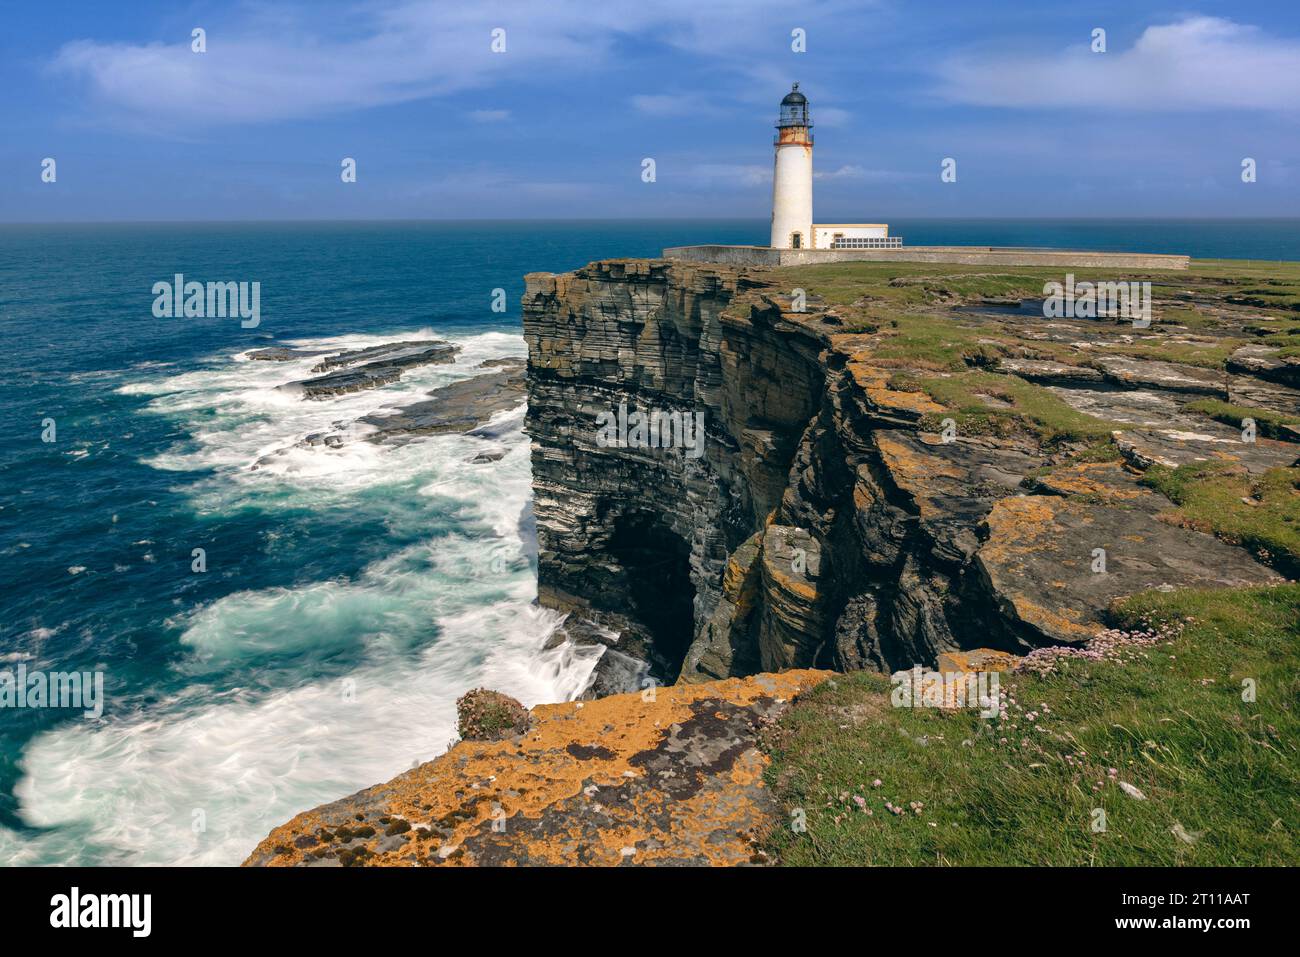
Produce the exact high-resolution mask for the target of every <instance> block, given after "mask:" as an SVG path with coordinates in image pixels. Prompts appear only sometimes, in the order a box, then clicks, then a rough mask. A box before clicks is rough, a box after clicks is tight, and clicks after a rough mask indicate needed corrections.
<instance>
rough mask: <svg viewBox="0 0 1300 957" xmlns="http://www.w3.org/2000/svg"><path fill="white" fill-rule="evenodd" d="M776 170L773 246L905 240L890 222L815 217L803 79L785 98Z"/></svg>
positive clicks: (878, 245)
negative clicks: (831, 220)
mask: <svg viewBox="0 0 1300 957" xmlns="http://www.w3.org/2000/svg"><path fill="white" fill-rule="evenodd" d="M775 145H776V166H775V169H774V171H773V176H772V242H771V246H772V248H773V249H887V248H895V247H898V246H901V245H903V240H902V238H900V237H898V236H890V235H889V226H888V224H886V223H814V222H813V221H812V185H813V164H812V151H813V137H812V118H811V117H810V116H809V114H808V98H807V97H806V96H804V95H803V94H802V93H800V92H799V84H798V83H796V84H794V87H793V89H791V90H790V92H789V93H787V94H786V95H785V99H783V100H782V101H781V117H780V119H779V120H778V121H777V124H776V140H775Z"/></svg>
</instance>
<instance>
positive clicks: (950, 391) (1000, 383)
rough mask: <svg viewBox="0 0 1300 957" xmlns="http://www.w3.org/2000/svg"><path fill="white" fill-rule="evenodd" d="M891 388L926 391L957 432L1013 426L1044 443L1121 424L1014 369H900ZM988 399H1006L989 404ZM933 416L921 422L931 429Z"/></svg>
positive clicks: (996, 431) (1098, 433)
mask: <svg viewBox="0 0 1300 957" xmlns="http://www.w3.org/2000/svg"><path fill="white" fill-rule="evenodd" d="M889 385H890V388H894V389H899V390H900V391H912V392H924V393H926V394H927V395H929V396H930V397H931V398H932V399H934V401H936V402H938V403H940V404H941V405H944V406H946V407H947V408H948V409H950V410H951V411H952V413H953V416H952V417H953V419H954V421H955V422H956V423H957V430H958V432H960V433H963V434H967V435H971V434H976V435H978V434H992V435H1007V434H1011V433H1012V432H1014V431H1015V430H1016V429H1017V427H1019V428H1022V429H1024V430H1026V431H1029V432H1031V433H1033V434H1034V435H1035V436H1037V438H1038V439H1039V440H1040V441H1042V442H1045V443H1047V444H1049V445H1050V444H1054V443H1058V442H1063V441H1097V440H1100V439H1106V438H1109V436H1110V433H1111V431H1112V430H1113V429H1116V428H1121V426H1120V425H1118V424H1116V423H1112V422H1107V421H1105V420H1103V419H1098V418H1096V417H1094V416H1091V415H1087V414H1086V413H1083V412H1080V411H1078V410H1077V409H1074V408H1072V407H1071V406H1070V405H1069V404H1068V403H1066V402H1065V401H1064V400H1063V399H1061V398H1060V397H1058V396H1057V395H1056V394H1055V393H1053V392H1052V391H1051V390H1050V389H1045V388H1043V387H1042V386H1039V385H1034V384H1033V383H1032V382H1026V381H1025V380H1024V379H1021V378H1019V377H1018V376H1013V375H1002V374H1000V373H996V372H984V371H982V370H972V371H968V372H963V373H959V374H957V375H952V376H948V377H926V376H914V375H907V374H900V375H897V376H894V377H893V379H891V381H890V383H889ZM986 399H992V400H994V401H995V402H997V403H1004V404H1005V407H1004V408H1003V407H990V403H989V402H988V401H986ZM928 418H933V419H935V420H936V422H934V423H931V422H924V423H922V426H923V427H924V428H927V429H932V428H935V427H936V426H937V421H938V419H940V418H942V416H934V415H931V416H929V417H928Z"/></svg>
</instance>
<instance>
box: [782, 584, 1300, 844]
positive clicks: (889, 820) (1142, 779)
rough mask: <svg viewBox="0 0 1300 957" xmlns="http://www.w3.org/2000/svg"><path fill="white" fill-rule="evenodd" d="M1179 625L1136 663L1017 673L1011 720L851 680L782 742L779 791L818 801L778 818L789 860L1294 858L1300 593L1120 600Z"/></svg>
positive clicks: (800, 715)
mask: <svg viewBox="0 0 1300 957" xmlns="http://www.w3.org/2000/svg"><path fill="white" fill-rule="evenodd" d="M1179 623H1181V624H1183V626H1184V627H1183V629H1182V633H1181V635H1180V636H1178V637H1176V638H1174V639H1173V640H1171V641H1169V642H1167V643H1161V644H1154V645H1145V646H1144V645H1134V646H1128V648H1129V650H1128V651H1127V653H1125V654H1123V655H1122V657H1121V660H1106V661H1092V660H1086V659H1082V658H1067V659H1061V660H1059V661H1058V662H1057V664H1056V666H1055V670H1054V671H1053V672H1051V673H1049V674H1046V675H1037V674H1028V673H1026V674H1017V675H1003V676H1002V678H1003V681H1002V690H1004V691H1008V692H1009V698H1010V699H1014V701H1015V702H1016V703H1015V705H1013V706H1012V705H1009V707H1008V712H1007V717H1006V718H1003V719H1000V720H987V719H983V718H981V717H979V716H978V714H977V713H976V712H974V711H972V710H962V711H939V710H937V709H924V708H916V709H913V708H893V707H891V706H890V696H889V690H890V684H889V680H888V679H887V678H885V677H883V676H880V675H876V674H868V673H861V672H859V673H854V674H851V675H837V676H836V677H835V678H834V679H832V680H830V681H827V682H825V683H823V684H822V685H820V686H819V687H818V688H816V689H814V690H813V691H811V692H810V693H809V694H807V695H805V696H803V697H801V698H800V700H799V701H798V703H797V704H796V705H795V706H794V707H793V708H792V709H791V710H790V711H789V712H788V713H787V714H786V715H785V716H784V717H782V718H781V719H780V721H779V722H778V724H777V725H776V727H775V728H774V729H772V731H771V732H770V734H769V736H768V739H767V744H766V746H767V748H768V751H769V753H770V755H771V758H772V763H771V765H770V767H769V768H768V770H767V780H768V783H769V785H770V786H771V787H772V788H773V791H774V794H775V796H776V798H777V800H778V801H779V802H780V805H781V807H782V809H783V813H784V815H785V816H786V819H790V818H791V816H792V815H794V813H795V810H796V809H803V811H804V812H805V814H806V821H807V829H806V832H803V833H800V832H798V831H796V830H795V829H793V828H791V827H781V828H778V829H776V830H775V831H774V832H773V833H772V834H771V835H770V836H769V838H768V845H767V848H766V849H767V851H768V853H770V854H773V855H774V856H775V857H776V858H777V859H778V860H780V861H781V862H782V863H784V864H787V865H814V864H815V865H864V864H874V865H926V864H938V865H981V864H1000V865H1005V864H1012V865H1025V866H1042V865H1121V866H1133V865H1144V864H1145V865H1174V864H1186V865H1211V866H1213V865H1255V864H1265V865H1292V864H1294V863H1295V862H1296V861H1297V860H1300V714H1298V712H1297V707H1296V702H1297V694H1298V693H1300V585H1282V586H1277V587H1272V588H1269V587H1260V588H1249V589H1241V590H1219V591H1180V592H1175V593H1170V594H1164V593H1158V592H1150V593H1145V594H1142V595H1138V596H1135V597H1133V598H1131V599H1129V600H1128V601H1127V602H1125V603H1124V604H1123V605H1121V606H1120V608H1119V609H1118V611H1117V612H1116V625H1117V626H1119V627H1122V628H1126V629H1146V628H1162V627H1163V628H1170V627H1171V626H1177V625H1178V624H1179ZM1175 630H1176V629H1175ZM1247 679H1250V681H1252V682H1253V683H1254V687H1255V688H1256V689H1257V696H1256V698H1255V700H1252V701H1245V700H1243V695H1244V694H1245V692H1244V690H1243V682H1244V681H1246V680H1247ZM1031 714H1032V716H1033V717H1032V718H1031V717H1030V715H1031ZM1112 768H1113V769H1114V773H1112V772H1111V769H1112ZM876 781H879V782H880V783H879V785H878V786H875V785H874V782H876ZM1121 782H1123V783H1124V784H1127V785H1130V786H1131V787H1133V788H1136V789H1138V791H1139V792H1140V793H1141V794H1142V796H1143V798H1142V799H1138V798H1136V797H1132V796H1130V794H1129V793H1128V792H1126V790H1125V789H1124V788H1122V787H1121ZM886 802H889V803H890V804H892V805H893V806H894V807H895V808H898V809H899V810H900V811H901V813H897V814H896V813H894V812H892V811H890V810H889V809H888V808H887V807H886ZM1097 809H1101V810H1102V811H1103V812H1104V814H1105V829H1104V830H1103V831H1098V830H1094V827H1095V826H1096V822H1097V821H1098V820H1099V818H1098V816H1097V813H1096V811H1097ZM868 811H869V812H870V813H869V814H868V813H867V812H868Z"/></svg>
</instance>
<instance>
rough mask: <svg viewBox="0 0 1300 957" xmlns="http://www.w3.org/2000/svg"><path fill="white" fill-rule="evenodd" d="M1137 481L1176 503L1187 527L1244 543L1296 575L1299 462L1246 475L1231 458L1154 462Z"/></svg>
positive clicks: (1299, 554) (1299, 527) (1299, 562)
mask: <svg viewBox="0 0 1300 957" xmlns="http://www.w3.org/2000/svg"><path fill="white" fill-rule="evenodd" d="M1142 482H1143V484H1145V485H1149V486H1151V487H1152V488H1155V489H1156V490H1158V491H1159V492H1161V493H1162V494H1163V495H1164V496H1165V497H1166V498H1168V499H1169V500H1170V501H1172V502H1173V503H1174V504H1175V505H1177V506H1178V510H1177V512H1175V513H1174V517H1175V518H1177V520H1178V521H1179V522H1180V523H1181V524H1183V525H1186V526H1187V527H1189V528H1196V529H1199V530H1201V531H1203V532H1211V533H1213V534H1215V535H1217V536H1218V537H1220V538H1222V539H1224V540H1225V541H1228V542H1231V543H1233V544H1239V545H1243V546H1244V547H1246V548H1248V549H1250V550H1251V551H1252V552H1254V553H1255V554H1256V555H1257V556H1258V557H1259V558H1260V560H1261V561H1264V562H1266V563H1268V564H1271V565H1273V566H1274V567H1275V568H1277V569H1278V570H1279V571H1281V572H1282V573H1283V574H1285V575H1287V576H1288V577H1291V578H1295V577H1298V576H1300V468H1285V469H1283V468H1277V469H1269V470H1268V471H1267V472H1265V473H1264V474H1263V475H1254V476H1252V475H1248V474H1246V473H1245V472H1244V471H1243V470H1242V469H1241V468H1240V467H1239V466H1234V465H1233V464H1231V463H1221V462H1215V463H1197V464H1193V465H1183V466H1180V467H1179V468H1176V469H1171V468H1166V467H1164V466H1160V465H1156V466H1152V467H1151V468H1150V469H1148V470H1147V472H1146V474H1145V475H1143V477H1142Z"/></svg>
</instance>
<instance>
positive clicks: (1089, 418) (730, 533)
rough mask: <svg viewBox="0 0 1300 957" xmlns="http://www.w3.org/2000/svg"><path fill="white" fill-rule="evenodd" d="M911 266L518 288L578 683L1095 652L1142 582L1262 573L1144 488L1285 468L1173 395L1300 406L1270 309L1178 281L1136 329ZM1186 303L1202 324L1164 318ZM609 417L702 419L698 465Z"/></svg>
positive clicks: (548, 512)
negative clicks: (822, 293)
mask: <svg viewBox="0 0 1300 957" xmlns="http://www.w3.org/2000/svg"><path fill="white" fill-rule="evenodd" d="M908 268H909V267H907V266H905V265H901V264H893V265H890V266H877V265H875V264H855V265H853V266H838V267H804V268H802V269H793V270H790V269H787V270H779V269H761V268H749V269H742V268H735V267H729V266H722V265H712V266H711V265H701V264H691V263H681V262H670V261H660V260H611V261H604V262H597V263H593V264H591V265H589V266H587V267H586V268H584V269H580V270H577V271H576V272H574V273H571V274H566V275H562V276H553V275H549V274H533V275H530V276H528V277H527V287H526V292H525V295H524V333H525V336H526V338H527V340H528V346H529V355H530V359H529V380H528V388H529V409H528V419H527V429H528V431H529V433H530V435H531V436H532V440H533V483H534V491H535V503H534V507H535V512H536V516H537V528H538V538H539V556H540V557H539V569H538V575H539V590H540V596H541V601H542V602H543V604H546V605H549V606H552V607H555V608H559V609H563V610H566V611H571V612H573V613H574V618H575V619H576V620H577V621H575V624H574V627H573V629H572V631H573V634H574V635H575V637H577V638H578V639H579V640H600V641H603V642H605V643H607V644H609V645H611V651H610V652H609V653H607V654H606V655H605V656H604V658H603V659H602V668H601V669H600V671H601V673H600V677H599V679H598V682H597V685H596V688H595V691H596V693H606V692H609V691H615V690H626V689H629V688H634V687H637V686H638V683H643V682H644V681H645V679H646V676H647V675H646V673H647V671H648V672H649V673H650V676H651V677H653V678H654V679H656V680H658V681H668V682H671V681H675V680H678V679H679V678H680V680H682V681H685V682H692V681H704V680H709V679H714V678H721V677H727V676H732V675H745V674H752V673H754V672H758V671H764V672H770V671H778V670H780V669H783V668H791V667H794V668H807V667H821V668H833V669H837V670H855V669H863V668H866V669H875V670H882V671H889V670H893V669H897V668H903V667H908V666H911V665H913V664H916V663H920V664H923V665H933V664H934V662H935V661H936V659H937V657H938V656H939V655H940V654H941V653H943V652H949V651H957V650H961V649H969V648H973V647H977V646H987V647H992V648H996V649H1002V650H1005V651H1009V652H1014V653H1018V654H1023V653H1025V652H1027V651H1029V650H1031V649H1032V648H1034V647H1038V646H1042V645H1047V644H1055V643H1061V642H1066V643H1080V642H1083V641H1086V640H1087V639H1088V638H1089V637H1090V636H1091V635H1092V634H1094V633H1095V632H1096V631H1097V630H1098V629H1099V628H1100V627H1102V625H1103V622H1104V620H1105V617H1106V612H1107V609H1108V608H1109V606H1110V605H1111V603H1112V602H1114V601H1115V600H1116V599H1118V598H1121V597H1123V596H1125V595H1129V594H1132V593H1135V592H1138V591H1142V590H1144V589H1148V588H1165V589H1168V588H1181V587H1189V586H1198V587H1213V586H1236V585H1246V584H1251V583H1261V582H1268V581H1275V580H1279V575H1278V574H1277V572H1275V571H1274V570H1272V569H1270V568H1268V567H1265V565H1263V564H1261V563H1260V562H1259V561H1257V560H1256V558H1255V557H1252V555H1251V554H1249V553H1248V552H1247V551H1245V550H1243V549H1240V548H1236V547H1233V546H1232V545H1231V544H1228V543H1226V542H1224V541H1220V540H1219V539H1216V538H1215V537H1214V536H1212V535H1210V534H1206V531H1208V530H1209V529H1206V530H1197V528H1196V524H1195V523H1194V522H1179V521H1177V520H1174V521H1170V520H1169V517H1168V515H1166V514H1165V513H1167V512H1169V511H1170V510H1171V507H1172V503H1171V501H1170V500H1169V499H1167V498H1165V497H1163V496H1162V495H1160V494H1159V493H1158V492H1156V491H1154V490H1152V488H1150V487H1148V485H1147V484H1144V482H1143V480H1144V472H1145V471H1146V470H1148V469H1150V468H1151V467H1152V466H1159V467H1161V468H1172V467H1176V466H1181V465H1188V464H1194V463H1197V462H1211V463H1213V464H1216V465H1218V464H1222V465H1225V466H1227V465H1230V466H1232V467H1233V468H1235V469H1236V470H1237V472H1239V473H1240V474H1242V475H1245V476H1249V475H1256V474H1262V473H1264V472H1266V471H1267V470H1269V469H1276V468H1282V469H1285V468H1286V467H1288V466H1291V465H1293V464H1294V463H1295V461H1296V457H1297V452H1298V451H1300V447H1298V446H1297V445H1296V444H1294V441H1285V442H1284V441H1276V440H1274V439H1270V438H1267V437H1264V436H1260V437H1257V438H1255V439H1254V441H1252V442H1249V443H1247V442H1244V441H1242V434H1241V432H1240V430H1239V428H1237V427H1234V425H1232V424H1225V423H1224V422H1222V421H1216V420H1215V419H1214V418H1212V417H1211V416H1209V415H1207V414H1205V413H1204V411H1191V410H1189V409H1187V408H1186V406H1187V404H1188V403H1190V402H1192V401H1193V400H1196V399H1201V400H1206V399H1213V400H1217V401H1219V402H1220V403H1221V404H1223V405H1225V406H1227V405H1232V404H1233V403H1236V405H1235V406H1233V407H1237V406H1251V407H1256V406H1261V405H1262V406H1265V407H1266V409H1267V411H1269V412H1270V413H1271V414H1272V415H1274V416H1277V417H1281V420H1282V421H1287V419H1286V417H1287V416H1290V417H1292V418H1294V416H1295V415H1296V413H1300V392H1297V391H1296V389H1295V388H1294V387H1295V386H1296V385H1300V381H1297V376H1296V375H1295V374H1294V373H1295V372H1296V370H1298V369H1300V366H1295V365H1292V366H1287V367H1285V368H1282V367H1280V366H1278V365H1277V361H1276V360H1274V365H1273V366H1272V367H1271V368H1268V369H1265V368H1264V367H1262V366H1257V367H1255V368H1251V362H1250V360H1251V358H1252V356H1253V353H1252V352H1251V350H1252V349H1257V348H1260V346H1258V345H1251V344H1245V345H1243V343H1244V341H1245V339H1254V340H1255V341H1256V342H1258V341H1259V336H1258V335H1256V334H1255V333H1252V332H1248V331H1247V327H1248V326H1250V324H1251V322H1252V320H1253V319H1258V318H1259V315H1258V313H1259V310H1258V308H1253V309H1252V308H1243V307H1241V306H1239V305H1233V304H1231V303H1230V302H1229V301H1228V300H1229V299H1230V298H1231V297H1230V296H1227V295H1225V293H1226V292H1230V291H1231V289H1230V287H1229V288H1228V289H1224V287H1223V285H1222V284H1220V283H1213V282H1205V283H1203V288H1196V287H1197V285H1198V283H1197V280H1196V279H1192V278H1189V279H1182V278H1181V277H1180V279H1179V282H1180V283H1184V282H1185V283H1187V284H1188V285H1189V286H1191V287H1193V288H1192V290H1191V291H1190V292H1188V293H1187V294H1186V295H1180V296H1179V297H1178V298H1177V299H1176V300H1170V301H1169V302H1168V303H1167V304H1166V303H1165V302H1161V301H1158V302H1157V311H1158V313H1159V316H1160V320H1159V321H1157V322H1156V324H1155V325H1154V326H1152V327H1151V328H1150V329H1147V330H1143V331H1142V332H1140V333H1136V334H1135V329H1134V327H1133V325H1132V324H1131V323H1127V322H1124V323H1121V322H1118V321H1116V320H1114V319H1105V318H1103V319H1097V318H1078V319H1054V320H1047V319H1044V318H1043V316H1042V310H1041V309H1039V310H1038V311H1037V315H1036V316H1035V315H1034V314H1033V313H1029V314H1028V315H1026V314H1024V313H1020V314H1017V313H1016V310H1014V309H1013V308H1010V307H1011V306H1012V305H1013V304H1015V305H1018V303H1019V297H1016V298H1010V297H1008V296H1007V295H1006V294H1007V293H1008V292H1013V293H1014V292H1015V291H1016V289H1017V287H1020V288H1023V290H1024V293H1023V294H1024V295H1032V294H1033V292H1038V291H1040V290H1041V286H1042V282H1043V281H1044V280H1043V278H1039V277H1037V276H1035V275H1033V274H1032V271H1027V272H1030V273H1031V274H1030V275H1027V276H1022V275H1014V276H998V275H995V276H988V275H987V274H983V273H978V272H976V271H974V270H973V269H972V268H971V267H952V266H949V267H944V268H945V269H946V272H947V273H949V274H955V275H942V276H934V275H927V274H926V273H925V272H924V270H926V269H933V268H934V267H929V266H912V267H910V268H911V270H912V272H913V273H915V274H916V275H910V276H909V275H904V276H898V275H897V273H899V272H900V271H905V270H907V269H908ZM886 270H888V271H889V272H888V274H886ZM963 270H964V271H963ZM1043 273H1044V276H1046V271H1045V270H1044V271H1043ZM858 277H860V278H858ZM1047 278H1050V277H1047ZM1125 278H1127V277H1125ZM1138 278H1145V277H1138ZM963 285H964V286H965V287H966V288H962V286H963ZM1009 286H1010V288H1008V287H1009ZM802 287H807V288H806V289H803V293H804V298H805V300H806V302H805V306H804V309H803V310H802V311H796V310H795V308H793V306H794V303H793V297H795V296H796V295H797V294H798V293H797V290H798V289H799V288H802ZM819 287H822V288H825V289H827V290H828V296H827V297H825V298H823V297H819V296H818V295H816V290H817V289H818V288H819ZM986 289H991V290H993V291H996V292H998V293H1000V294H1001V298H999V299H997V300H996V301H993V302H986V301H985V300H986V299H987V298H988V297H987V294H986V292H985V290H986ZM1031 290H1032V291H1031ZM1198 304H1199V306H1200V307H1201V308H1202V309H1204V310H1205V311H1206V312H1207V313H1209V314H1210V315H1212V316H1213V317H1214V318H1213V320H1212V321H1213V323H1214V325H1213V327H1212V329H1210V328H1206V327H1205V324H1202V326H1200V327H1198V328H1197V329H1196V330H1195V331H1192V330H1191V329H1190V328H1189V327H1186V326H1183V325H1178V324H1177V323H1176V321H1173V320H1176V318H1180V317H1181V314H1182V313H1183V312H1186V311H1187V310H1188V307H1189V306H1196V305H1198ZM1166 305H1167V306H1168V308H1167V310H1166V309H1165V308H1163V307H1165V306H1166ZM1175 309H1177V310H1178V315H1177V316H1176V315H1175ZM1166 313H1168V314H1166ZM1166 319H1168V320H1171V321H1169V322H1166V321H1165V320H1166ZM1257 324H1258V323H1257ZM1161 349H1163V350H1165V353H1166V354H1167V355H1169V356H1171V357H1181V356H1186V357H1187V358H1186V361H1180V362H1173V361H1167V360H1165V359H1164V358H1157V355H1158V352H1157V350H1161ZM1275 354H1276V353H1270V359H1272V358H1273V356H1274V355H1275ZM1213 357H1218V361H1219V368H1214V367H1213V364H1212V362H1211V361H1208V360H1209V359H1211V358H1213ZM1225 363H1226V364H1225ZM620 407H626V408H627V409H628V410H629V411H635V410H641V411H645V412H647V413H648V412H650V411H660V412H694V413H697V414H700V415H702V417H703V423H704V430H705V436H706V437H705V440H704V445H703V453H702V454H701V455H699V456H698V457H692V456H690V455H688V454H684V453H683V452H682V450H680V449H658V448H641V447H611V446H610V445H609V444H608V443H601V442H600V440H599V439H600V434H599V430H598V429H597V425H596V423H597V416H598V415H600V414H601V413H602V412H603V413H609V412H611V411H612V410H617V409H619V408H620ZM1260 414H1262V413H1260ZM1220 418H1222V417H1220ZM945 425H947V426H948V429H947V430H946V431H947V432H948V433H949V434H947V435H945V434H944V432H945V429H944V426H945ZM1286 437H1288V438H1291V439H1294V438H1295V435H1294V433H1289V434H1288V435H1287V436H1286ZM1098 549H1102V550H1104V553H1105V558H1104V561H1105V566H1104V567H1105V571H1104V572H1102V573H1098V572H1096V571H1095V569H1094V568H1093V565H1094V564H1095V561H1096V556H1097V555H1098V554H1099V553H1098V552H1097V551H1096V550H1098ZM584 622H592V623H594V624H595V627H588V626H587V625H586V624H584ZM616 635H617V636H618V637H617V638H615V637H614V636H616Z"/></svg>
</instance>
